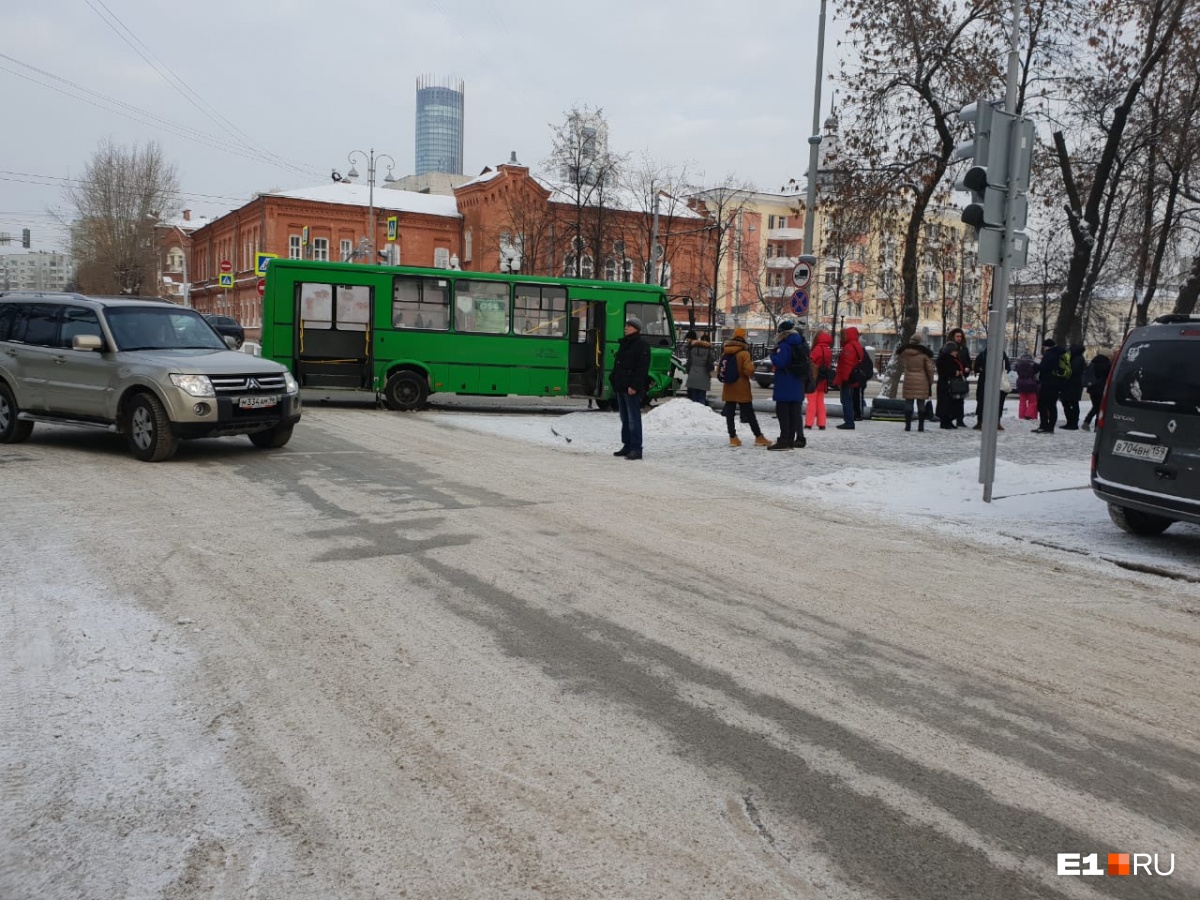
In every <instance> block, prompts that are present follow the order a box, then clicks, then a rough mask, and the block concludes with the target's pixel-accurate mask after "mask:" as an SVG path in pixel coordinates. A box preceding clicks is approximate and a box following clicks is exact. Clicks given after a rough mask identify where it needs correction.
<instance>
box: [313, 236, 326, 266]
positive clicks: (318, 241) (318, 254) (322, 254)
mask: <svg viewBox="0 0 1200 900" xmlns="http://www.w3.org/2000/svg"><path fill="white" fill-rule="evenodd" d="M312 246H313V255H312V258H313V259H319V260H321V261H322V262H329V238H313V242H312Z"/></svg>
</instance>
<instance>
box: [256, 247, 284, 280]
mask: <svg viewBox="0 0 1200 900" xmlns="http://www.w3.org/2000/svg"><path fill="white" fill-rule="evenodd" d="M278 258H279V254H278V253H255V254H254V271H255V272H257V273H258V277H259V278H266V277H267V262H268V260H272V259H278Z"/></svg>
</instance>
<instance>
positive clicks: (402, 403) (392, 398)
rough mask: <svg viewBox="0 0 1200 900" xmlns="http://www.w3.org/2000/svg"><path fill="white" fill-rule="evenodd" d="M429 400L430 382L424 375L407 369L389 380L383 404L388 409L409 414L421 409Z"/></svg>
mask: <svg viewBox="0 0 1200 900" xmlns="http://www.w3.org/2000/svg"><path fill="white" fill-rule="evenodd" d="M427 399H429V382H428V381H427V380H426V379H425V377H424V376H423V375H420V374H418V373H417V372H413V371H411V370H408V369H405V370H404V371H402V372H397V373H396V374H395V375H393V376H392V377H391V378H389V379H388V382H387V387H385V388H384V389H383V402H384V403H386V404H387V407H388V409H394V410H399V411H401V412H408V411H410V410H414V409H420V408H421V407H423V406H424V405H425V401H426V400H427Z"/></svg>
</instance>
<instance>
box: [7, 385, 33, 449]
mask: <svg viewBox="0 0 1200 900" xmlns="http://www.w3.org/2000/svg"><path fill="white" fill-rule="evenodd" d="M20 411H21V409H20V407H18V406H17V400H16V398H15V397H13V393H12V391H11V390H10V389H9V387H8V385H7V384H5V383H4V382H2V381H0V444H19V443H21V441H23V440H25V439H26V438H27V437H29V435H30V433H31V432H32V431H33V423H32V422H22V421H20V420H19V419H18V418H17V414H18V413H20Z"/></svg>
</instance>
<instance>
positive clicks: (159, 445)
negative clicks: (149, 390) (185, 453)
mask: <svg viewBox="0 0 1200 900" xmlns="http://www.w3.org/2000/svg"><path fill="white" fill-rule="evenodd" d="M125 440H126V441H127V442H128V444H129V452H130V453H132V454H133V456H134V458H135V459H140V460H141V461H142V462H163V461H164V460H168V459H170V458H171V457H172V456H174V455H175V451H176V450H178V449H179V439H178V438H177V437H175V434H174V432H172V431H171V421H170V420H169V419H168V418H167V411H166V410H165V409H163V405H162V402H161V401H159V399H158V398H157V397H155V396H154V395H153V394H138V395H137V396H136V397H134V398H133V399H132V400H130V401H129V407H128V409H127V411H126V413H125Z"/></svg>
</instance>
